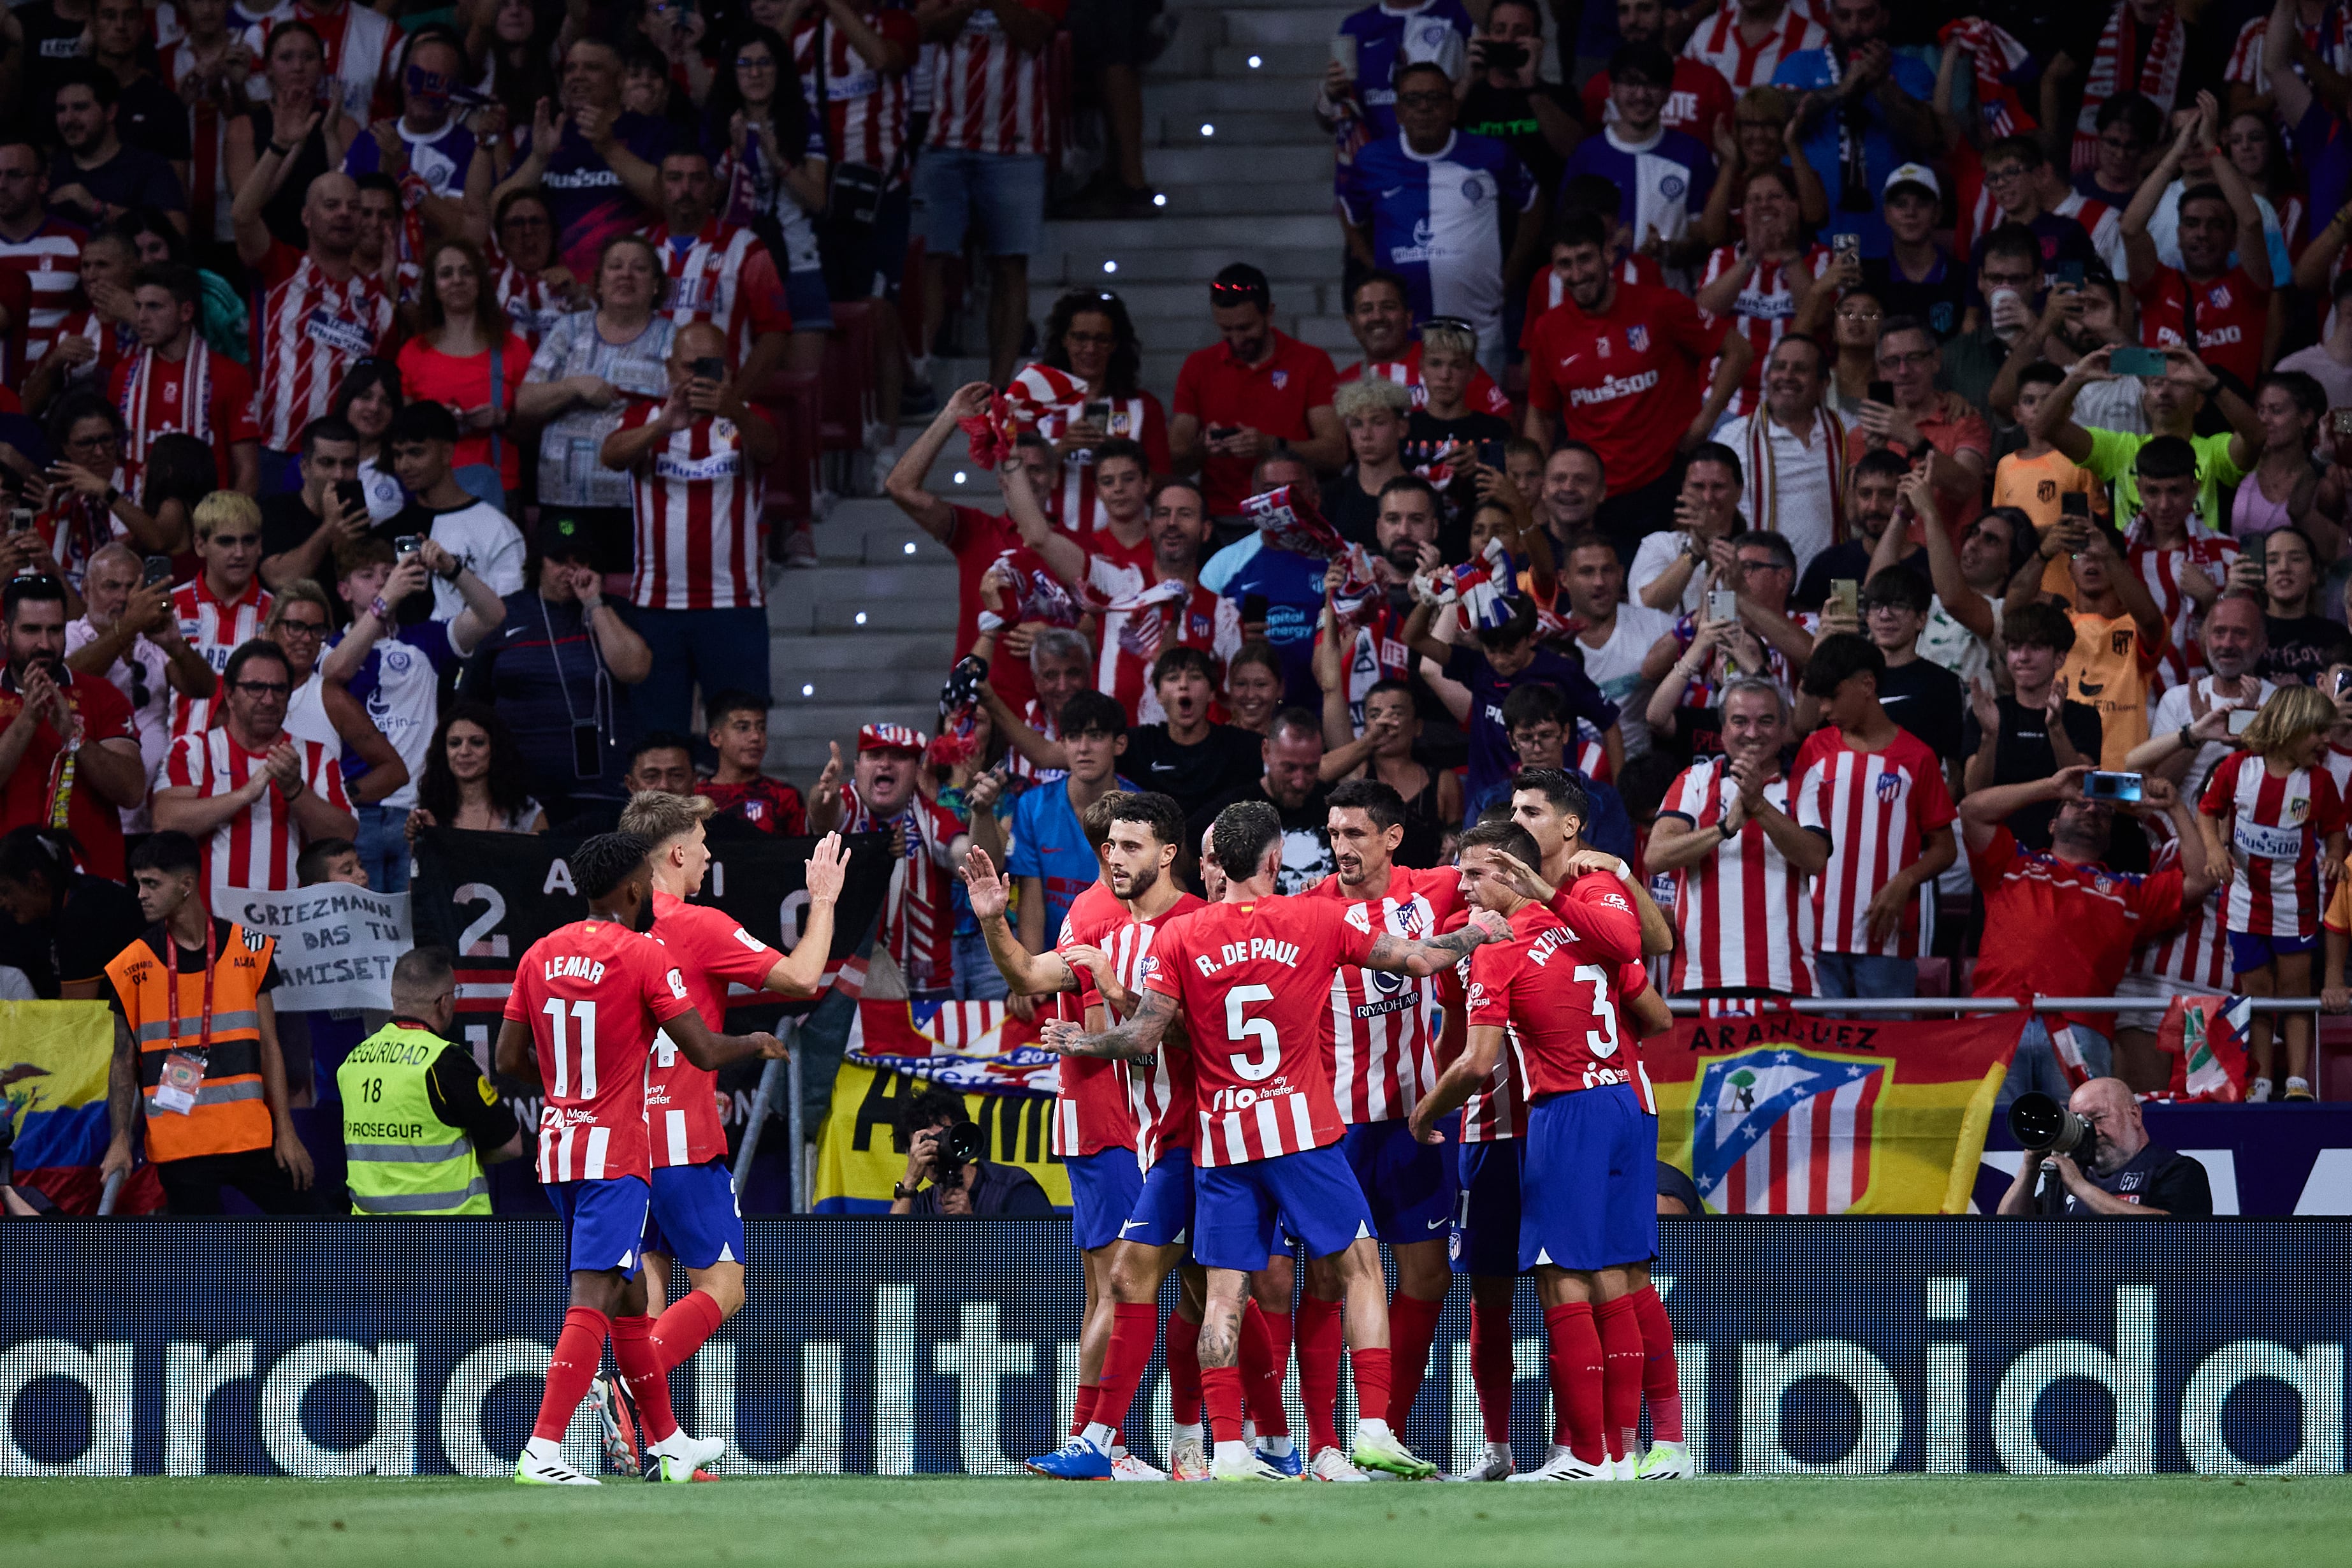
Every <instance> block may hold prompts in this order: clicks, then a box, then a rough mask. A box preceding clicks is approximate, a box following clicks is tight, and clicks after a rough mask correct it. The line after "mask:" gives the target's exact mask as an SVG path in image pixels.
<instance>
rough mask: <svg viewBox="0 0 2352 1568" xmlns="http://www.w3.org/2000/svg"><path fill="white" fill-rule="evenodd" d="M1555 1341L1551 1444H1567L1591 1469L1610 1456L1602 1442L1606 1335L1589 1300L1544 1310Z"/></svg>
mask: <svg viewBox="0 0 2352 1568" xmlns="http://www.w3.org/2000/svg"><path fill="white" fill-rule="evenodd" d="M1544 1333H1545V1335H1546V1336H1547V1337H1548V1338H1549V1340H1550V1341H1551V1397H1552V1407H1553V1419H1552V1441H1553V1442H1555V1443H1562V1444H1565V1445H1567V1447H1569V1449H1570V1451H1572V1452H1573V1453H1574V1454H1575V1455H1576V1457H1577V1458H1580V1459H1581V1460H1583V1461H1584V1462H1585V1463H1586V1464H1588V1465H1597V1464H1599V1463H1601V1460H1602V1459H1603V1458H1606V1457H1607V1456H1606V1454H1605V1451H1604V1449H1603V1446H1602V1438H1601V1331H1600V1329H1599V1327H1598V1326H1597V1325H1596V1324H1595V1322H1594V1321H1593V1316H1592V1303H1591V1302H1590V1301H1562V1302H1561V1303H1560V1304H1559V1306H1557V1307H1546V1308H1545V1309H1544Z"/></svg>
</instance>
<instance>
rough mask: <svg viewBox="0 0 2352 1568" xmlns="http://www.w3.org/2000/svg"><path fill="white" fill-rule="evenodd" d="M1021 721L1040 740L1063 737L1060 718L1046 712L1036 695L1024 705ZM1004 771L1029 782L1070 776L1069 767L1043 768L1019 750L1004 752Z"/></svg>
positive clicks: (1038, 782) (1041, 782)
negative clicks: (1034, 732) (1035, 733)
mask: <svg viewBox="0 0 2352 1568" xmlns="http://www.w3.org/2000/svg"><path fill="white" fill-rule="evenodd" d="M1021 721H1022V722H1023V723H1024V724H1026V725H1028V726H1029V728H1031V729H1032V730H1034V731H1037V736H1038V738H1039V739H1040V740H1045V741H1058V740H1060V739H1061V738H1062V726H1061V724H1060V722H1059V721H1058V719H1057V718H1056V716H1055V715H1054V714H1051V713H1048V712H1046V711H1045V707H1044V705H1043V704H1041V703H1040V702H1039V701H1038V700H1036V699H1035V698H1034V697H1032V698H1031V699H1029V700H1028V701H1027V702H1025V703H1024V704H1023V705H1022V708H1021ZM1004 771H1005V772H1006V773H1010V774H1012V775H1013V777H1014V778H1016V779H1022V780H1024V781H1026V782H1027V783H1029V784H1053V783H1055V781H1056V780H1059V779H1066V778H1068V777H1069V776H1070V773H1069V770H1068V769H1067V768H1041V767H1039V766H1038V765H1037V764H1036V763H1033V762H1031V761H1030V760H1029V759H1028V757H1026V756H1025V755H1024V754H1023V753H1022V752H1018V751H1012V752H1005V753H1004Z"/></svg>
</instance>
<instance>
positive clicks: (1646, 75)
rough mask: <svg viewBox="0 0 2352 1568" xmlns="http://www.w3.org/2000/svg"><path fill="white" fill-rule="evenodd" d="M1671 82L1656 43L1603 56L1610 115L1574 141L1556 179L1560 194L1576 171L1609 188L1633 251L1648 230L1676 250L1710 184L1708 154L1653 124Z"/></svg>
mask: <svg viewBox="0 0 2352 1568" xmlns="http://www.w3.org/2000/svg"><path fill="white" fill-rule="evenodd" d="M1674 79H1675V61H1674V57H1673V56H1672V55H1669V54H1667V53H1666V51H1665V50H1664V48H1663V47H1660V46H1658V45H1656V44H1627V45H1626V46H1625V47H1623V48H1621V49H1619V50H1618V51H1617V52H1616V53H1615V54H1614V55H1612V56H1611V57H1610V59H1609V94H1610V102H1611V103H1612V104H1613V105H1614V106H1615V107H1616V110H1617V117H1616V118H1615V119H1614V120H1612V121H1610V122H1609V124H1608V125H1607V127H1606V128H1604V129H1603V130H1602V131H1601V134H1600V135H1598V136H1588V137H1586V138H1585V139H1584V140H1583V141H1581V142H1578V143H1577V144H1576V150H1575V151H1574V152H1573V153H1570V154H1569V155H1568V164H1567V167H1566V169H1565V170H1563V171H1562V173H1561V174H1560V189H1561V193H1562V195H1563V197H1564V196H1565V194H1566V191H1567V186H1568V182H1569V181H1570V180H1573V179H1575V178H1576V177H1577V176H1578V175H1580V174H1598V175H1600V176H1601V178H1602V179H1605V180H1607V181H1608V182H1609V183H1610V184H1612V185H1615V186H1616V187H1617V189H1618V192H1619V196H1618V207H1617V219H1618V221H1619V222H1620V223H1622V224H1624V225H1625V226H1627V227H1629V228H1631V229H1632V230H1633V243H1634V244H1635V245H1636V246H1646V245H1648V244H1649V243H1650V239H1651V235H1652V233H1653V232H1654V233H1655V234H1656V236H1657V237H1658V238H1659V239H1661V240H1663V241H1664V242H1665V244H1666V245H1667V246H1669V247H1676V246H1678V245H1679V244H1680V242H1681V241H1682V240H1683V238H1684V237H1685V235H1687V234H1688V233H1689V231H1690V228H1691V226H1692V224H1693V223H1694V221H1695V220H1696V218H1697V217H1698V216H1699V214H1700V213H1702V212H1704V211H1705V210H1706V196H1707V192H1708V191H1710V190H1712V189H1713V188H1714V185H1715V157H1714V154H1712V153H1709V152H1708V151H1707V150H1706V147H1705V146H1704V145H1703V144H1702V143H1701V142H1699V140H1698V138H1697V137H1696V136H1692V135H1688V134H1686V133H1685V132H1680V131H1670V130H1667V129H1666V127H1665V125H1664V121H1663V120H1662V119H1661V115H1662V113H1663V111H1664V109H1665V106H1666V97H1667V95H1668V94H1669V93H1670V92H1672V91H1673V90H1674Z"/></svg>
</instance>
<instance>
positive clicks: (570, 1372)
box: [530, 1307, 612, 1443]
mask: <svg viewBox="0 0 2352 1568" xmlns="http://www.w3.org/2000/svg"><path fill="white" fill-rule="evenodd" d="M611 1330H612V1323H611V1322H610V1321H608V1320H607V1319H606V1318H605V1316H604V1313H602V1312H600V1311H598V1310H596V1309H595V1308H593V1307H574V1308H572V1310H570V1311H568V1312H566V1313H564V1314H563V1331H562V1333H561V1334H558V1335H557V1336H556V1338H555V1353H554V1354H553V1355H551V1356H550V1357H549V1358H548V1362H547V1387H546V1389H545V1390H544V1391H543V1392H542V1393H541V1394H540V1396H539V1419H538V1420H537V1421H536V1422H534V1423H533V1424H532V1426H531V1429H530V1435H531V1436H534V1437H544V1438H546V1439H547V1440H548V1441H549V1442H551V1443H561V1442H562V1441H563V1432H564V1428H566V1427H568V1426H571V1425H572V1414H573V1413H574V1412H575V1411H577V1410H578V1409H579V1408H580V1402H581V1400H583V1399H584V1398H586V1397H587V1394H588V1384H590V1382H591V1381H593V1379H594V1378H595V1376H596V1368H597V1367H598V1366H599V1365H601V1364H602V1363H603V1362H604V1336H605V1335H606V1334H607V1333H608V1332H610V1331H611Z"/></svg>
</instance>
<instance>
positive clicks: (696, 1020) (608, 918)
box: [498, 833, 784, 1487]
mask: <svg viewBox="0 0 2352 1568" xmlns="http://www.w3.org/2000/svg"><path fill="white" fill-rule="evenodd" d="M648 848H649V846H648V845H647V844H646V841H645V840H644V839H642V838H638V837H634V836H632V835H630V834H625V833H608V834H600V835H599V836H597V837H593V838H591V839H588V840H587V841H586V842H584V843H583V844H582V845H581V846H580V847H579V848H577V849H575V850H573V851H572V853H571V855H570V856H569V857H568V858H567V859H568V863H569V864H570V866H571V868H572V878H573V879H574V881H575V883H576V884H577V886H578V887H579V889H580V891H581V893H582V895H583V896H584V897H585V898H586V899H587V900H588V916H587V918H586V919H585V920H581V921H573V922H572V923H571V924H570V925H565V926H559V927H557V928H556V929H555V930H554V931H550V932H549V933H548V934H547V935H546V936H544V937H541V939H540V940H539V941H537V942H533V943H531V945H530V949H529V950H528V951H526V952H524V953H523V955H522V960H521V962H520V963H518V964H516V965H515V985H514V989H513V990H512V991H511V992H509V994H508V996H507V1005H506V1013H505V1021H504V1023H502V1024H501V1025H500V1026H499V1044H498V1069H499V1072H501V1073H503V1074H505V1075H506V1076H507V1077H509V1078H514V1079H521V1080H522V1081H523V1082H524V1083H526V1084H530V1083H540V1084H543V1085H544V1086H545V1092H546V1105H545V1108H544V1109H543V1110H541V1112H540V1121H539V1179H540V1181H541V1184H544V1185H545V1186H546V1188H547V1195H548V1197H549V1199H550V1200H551V1201H552V1202H553V1204H554V1205H555V1212H556V1213H557V1214H558V1215H561V1216H562V1220H563V1225H564V1231H565V1237H566V1251H567V1257H568V1264H569V1268H570V1270H571V1276H572V1300H571V1306H570V1310H567V1311H566V1312H565V1313H564V1316H563V1332H562V1336H561V1337H559V1338H558V1339H557V1341H556V1342H555V1354H554V1356H553V1357H552V1358H551V1360H550V1361H549V1362H548V1365H547V1386H546V1388H545V1389H544V1390H543V1391H542V1393H541V1396H540V1404H539V1418H538V1420H537V1421H536V1422H535V1423H534V1424H533V1425H532V1427H531V1436H530V1440H529V1441H527V1442H526V1443H524V1445H523V1449H522V1453H521V1454H520V1456H519V1457H518V1458H516V1460H515V1479H516V1480H518V1481H520V1482H522V1483H523V1484H525V1485H527V1486H572V1487H580V1486H588V1487H593V1486H595V1485H597V1484H598V1482H597V1480H596V1479H595V1478H594V1477H593V1476H583V1475H582V1474H581V1473H580V1472H579V1471H577V1470H575V1469H573V1468H572V1467H571V1466H569V1465H567V1464H565V1463H564V1462H563V1449H562V1444H563V1433H564V1429H565V1428H566V1427H567V1426H570V1425H571V1424H572V1414H573V1412H575V1411H576V1410H578V1409H579V1407H580V1400H581V1397H582V1395H583V1394H587V1393H588V1391H589V1384H590V1383H591V1381H592V1380H593V1378H594V1377H595V1375H596V1367H597V1364H598V1363H599V1362H600V1360H601V1359H602V1358H603V1354H604V1341H605V1339H606V1337H607V1336H608V1335H610V1336H611V1338H612V1341H613V1363H614V1365H615V1366H617V1367H619V1368H620V1371H621V1375H622V1376H623V1377H625V1378H627V1379H629V1380H630V1381H631V1382H632V1383H635V1382H639V1381H643V1380H649V1379H652V1378H656V1377H658V1376H659V1375H660V1372H659V1363H658V1362H657V1361H656V1360H655V1359H654V1351H653V1347H652V1344H651V1343H650V1342H649V1341H648V1340H647V1339H646V1337H645V1336H644V1335H643V1334H636V1335H631V1334H627V1333H625V1332H621V1333H616V1332H614V1330H615V1329H616V1328H618V1326H619V1324H620V1323H621V1322H623V1321H627V1320H630V1319H639V1320H642V1319H643V1317H644V1315H645V1308H646V1281H645V1274H644V1268H643V1264H644V1258H643V1248H644V1244H645V1239H646V1220H647V1217H648V1212H649V1206H650V1200H651V1192H652V1188H651V1184H650V1178H651V1175H652V1171H651V1167H650V1165H649V1163H648V1161H647V1152H648V1151H647V1139H646V1063H647V1060H648V1058H650V1057H651V1056H652V1054H653V1045H654V1037H655V1035H656V1033H657V1032H662V1031H667V1033H668V1035H669V1037H670V1038H671V1039H673V1040H675V1041H676V1042H677V1048H678V1049H679V1050H680V1051H682V1052H683V1053H685V1056H686V1058H687V1059H688V1061H690V1062H692V1063H694V1065H695V1066H697V1067H698V1068H704V1069H706V1070H714V1071H715V1070H716V1069H718V1068H721V1067H724V1066H726V1065H727V1064H728V1063H729V1062H731V1061H739V1060H740V1059H742V1058H745V1057H751V1056H761V1057H771V1058H780V1057H782V1056H783V1055H784V1047H783V1046H782V1043H781V1042H779V1041H778V1040H777V1038H776V1037H775V1036H773V1035H770V1034H753V1035H740V1036H736V1035H714V1034H712V1033H711V1032H710V1030H709V1026H706V1025H705V1024H704V1023H703V1021H702V1018H701V1016H699V1015H698V1014H697V1013H696V1011H695V1009H694V1004H693V1001H692V999H691V995H690V994H689V993H688V990H687V985H686V979H685V976H684V975H682V974H681V973H679V972H678V971H677V968H676V967H675V965H674V964H673V963H672V962H671V960H670V956H669V954H668V952H667V951H666V950H665V949H664V948H663V947H662V946H661V944H660V943H658V942H655V941H653V940H652V939H651V938H649V937H647V936H646V935H644V934H642V933H643V932H644V931H645V930H646V928H647V927H648V926H650V925H651V924H652V922H653V868H652V866H651V865H650V864H648V863H647V860H646V852H647V849H648ZM679 1436H681V1437H682V1436H683V1435H682V1434H680V1435H679ZM656 1447H657V1449H658V1447H659V1446H658V1445H657V1446H656ZM723 1447H724V1445H723V1444H721V1445H719V1447H711V1446H710V1445H709V1443H708V1442H705V1443H700V1444H697V1443H695V1442H694V1441H693V1440H692V1439H686V1440H685V1441H684V1442H683V1443H680V1442H678V1441H677V1440H675V1439H674V1440H673V1443H672V1445H671V1447H670V1448H669V1449H668V1450H667V1451H663V1452H661V1454H660V1458H661V1462H660V1464H659V1465H658V1466H657V1467H656V1471H655V1478H656V1479H660V1480H665V1481H686V1480H691V1479H693V1476H694V1468H695V1464H696V1463H697V1462H698V1461H699V1460H701V1459H708V1458H716V1457H717V1456H718V1453H719V1449H720V1448H723Z"/></svg>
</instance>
